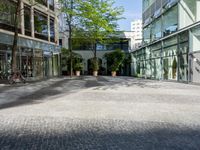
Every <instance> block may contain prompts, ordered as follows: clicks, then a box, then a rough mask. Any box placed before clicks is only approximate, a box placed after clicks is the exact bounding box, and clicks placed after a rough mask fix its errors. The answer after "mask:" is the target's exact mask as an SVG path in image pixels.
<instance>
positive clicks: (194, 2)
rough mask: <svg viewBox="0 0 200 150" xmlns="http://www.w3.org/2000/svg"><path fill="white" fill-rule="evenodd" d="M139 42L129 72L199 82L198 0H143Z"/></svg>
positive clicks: (153, 77)
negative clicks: (141, 29) (141, 38)
mask: <svg viewBox="0 0 200 150" xmlns="http://www.w3.org/2000/svg"><path fill="white" fill-rule="evenodd" d="M142 15H143V44H142V47H140V48H139V49H136V50H134V51H133V52H132V58H133V63H132V72H133V75H135V76H139V77H144V78H150V79H157V80H175V81H179V82H195V83H200V1H199V0H143V14H142Z"/></svg>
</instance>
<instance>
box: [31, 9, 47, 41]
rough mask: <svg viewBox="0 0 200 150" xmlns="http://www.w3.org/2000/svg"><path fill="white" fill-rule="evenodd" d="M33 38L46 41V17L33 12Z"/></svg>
mask: <svg viewBox="0 0 200 150" xmlns="http://www.w3.org/2000/svg"><path fill="white" fill-rule="evenodd" d="M34 25H35V37H36V38H39V39H43V40H48V25H47V16H46V15H45V14H43V13H41V12H39V11H36V10H35V12H34Z"/></svg>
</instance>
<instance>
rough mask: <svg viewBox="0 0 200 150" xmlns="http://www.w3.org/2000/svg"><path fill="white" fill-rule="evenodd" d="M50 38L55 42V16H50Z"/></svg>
mask: <svg viewBox="0 0 200 150" xmlns="http://www.w3.org/2000/svg"><path fill="white" fill-rule="evenodd" d="M50 40H51V42H55V27H54V18H50Z"/></svg>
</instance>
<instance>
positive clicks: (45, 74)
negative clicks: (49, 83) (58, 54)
mask: <svg viewBox="0 0 200 150" xmlns="http://www.w3.org/2000/svg"><path fill="white" fill-rule="evenodd" d="M48 72H49V62H48V57H44V76H45V77H48V76H49V74H48Z"/></svg>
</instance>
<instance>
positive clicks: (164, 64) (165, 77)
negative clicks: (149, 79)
mask: <svg viewBox="0 0 200 150" xmlns="http://www.w3.org/2000/svg"><path fill="white" fill-rule="evenodd" d="M163 70H164V74H163V77H164V79H165V80H168V78H169V77H168V73H169V63H168V58H165V59H163Z"/></svg>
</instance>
